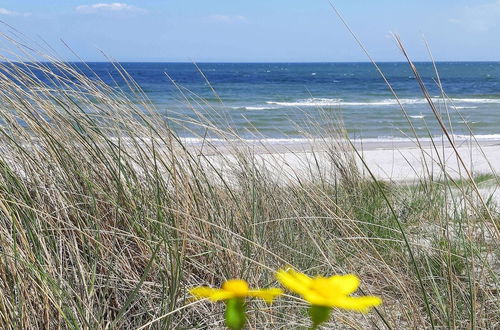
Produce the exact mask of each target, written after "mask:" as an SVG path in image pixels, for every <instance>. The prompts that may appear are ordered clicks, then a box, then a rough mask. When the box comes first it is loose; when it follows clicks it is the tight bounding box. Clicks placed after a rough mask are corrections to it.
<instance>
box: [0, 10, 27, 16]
mask: <svg viewBox="0 0 500 330" xmlns="http://www.w3.org/2000/svg"><path fill="white" fill-rule="evenodd" d="M0 15H4V16H25V17H28V16H31V15H32V14H31V13H20V12H17V11H13V10H8V9H5V8H0Z"/></svg>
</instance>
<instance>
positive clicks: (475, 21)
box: [448, 0, 500, 32]
mask: <svg viewBox="0 0 500 330" xmlns="http://www.w3.org/2000/svg"><path fill="white" fill-rule="evenodd" d="M448 21H449V22H450V23H453V24H459V25H462V26H464V27H466V28H468V29H470V30H474V31H479V32H485V31H489V30H491V29H492V28H494V27H496V26H498V25H499V23H500V0H496V1H494V2H490V3H485V4H481V5H476V6H467V7H464V8H462V10H460V11H459V12H458V13H457V15H456V17H452V18H450V19H448Z"/></svg>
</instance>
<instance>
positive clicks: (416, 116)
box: [410, 115, 425, 119]
mask: <svg viewBox="0 0 500 330" xmlns="http://www.w3.org/2000/svg"><path fill="white" fill-rule="evenodd" d="M424 117H425V116H424V115H415V116H410V118H414V119H423V118H424Z"/></svg>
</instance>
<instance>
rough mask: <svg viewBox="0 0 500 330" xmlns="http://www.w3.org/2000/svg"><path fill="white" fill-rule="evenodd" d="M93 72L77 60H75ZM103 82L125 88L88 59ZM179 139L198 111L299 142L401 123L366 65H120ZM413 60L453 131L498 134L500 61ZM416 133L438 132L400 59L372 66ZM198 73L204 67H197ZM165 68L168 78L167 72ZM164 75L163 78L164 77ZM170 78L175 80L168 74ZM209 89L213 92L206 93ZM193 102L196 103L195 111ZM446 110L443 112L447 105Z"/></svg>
mask: <svg viewBox="0 0 500 330" xmlns="http://www.w3.org/2000/svg"><path fill="white" fill-rule="evenodd" d="M74 65H77V66H78V67H79V69H80V70H82V71H83V72H84V73H86V74H88V75H90V76H92V75H93V74H94V73H91V71H90V70H88V69H87V68H85V66H83V65H81V64H74ZM88 65H89V66H90V68H91V69H92V71H94V72H95V74H97V75H98V76H99V77H100V78H101V79H103V80H104V81H105V82H106V83H108V84H110V85H113V86H116V87H118V88H122V89H126V85H125V83H124V82H123V80H121V78H120V76H119V74H118V73H117V72H116V70H115V69H114V68H113V65H112V64H110V63H88ZM121 65H122V66H123V68H124V69H125V70H126V71H127V72H128V73H129V74H130V76H131V77H132V78H133V79H134V80H135V81H136V82H137V83H138V84H139V86H141V88H142V90H143V91H144V92H145V94H146V95H147V97H148V99H149V100H150V101H151V102H152V104H153V105H154V106H155V108H156V110H155V111H158V112H159V113H160V114H161V115H162V116H163V117H164V118H166V119H167V120H171V122H172V127H173V128H174V129H175V130H176V131H177V133H178V134H179V135H180V136H182V137H184V138H188V139H189V138H192V139H196V138H197V136H198V137H199V136H200V135H201V136H202V135H203V134H204V129H203V127H199V126H197V125H195V124H193V123H192V122H191V121H192V120H196V119H197V118H199V116H206V117H207V118H209V119H211V120H213V123H214V124H215V125H217V126H220V128H221V129H227V128H228V127H231V128H232V129H234V130H235V131H236V132H238V134H239V135H240V136H242V137H243V138H246V139H270V140H272V139H275V140H290V141H292V140H297V139H303V138H310V137H314V136H315V135H317V134H322V133H320V132H319V131H318V125H319V127H321V128H322V129H324V130H328V128H329V127H332V125H333V126H334V125H335V124H338V123H339V122H342V123H343V125H344V126H345V127H346V129H347V132H348V133H349V135H350V137H351V138H354V139H365V140H380V141H390V140H405V139H407V135H408V134H411V132H410V130H409V127H410V126H409V124H408V122H407V120H406V119H405V117H404V116H403V114H402V112H401V109H400V107H399V106H398V103H397V102H396V100H395V99H394V97H393V96H392V94H391V93H390V91H389V89H388V87H387V85H386V84H385V82H384V81H383V79H382V78H381V76H380V75H379V74H378V73H377V71H376V70H375V68H374V67H373V65H372V64H370V63H199V64H197V66H198V67H199V70H198V68H197V67H196V66H195V65H194V64H191V63H121ZM436 65H437V69H438V73H439V79H440V81H441V83H442V86H443V88H444V92H445V93H446V95H447V97H449V99H448V100H446V101H445V100H443V98H442V93H441V90H440V88H439V86H438V84H437V81H438V76H437V75H436V73H435V70H434V66H433V64H432V63H416V66H417V68H418V70H419V72H420V74H421V76H422V77H423V80H424V82H425V84H426V86H427V88H428V89H429V91H430V94H431V95H432V96H433V98H434V100H435V102H436V105H437V106H438V109H439V111H441V112H442V114H443V119H444V121H445V122H446V124H447V125H448V126H449V127H450V128H451V130H452V132H453V134H455V135H456V136H457V138H460V137H464V138H465V137H468V136H469V135H470V132H469V128H468V126H469V127H470V128H471V129H472V131H473V133H474V134H475V135H476V137H477V138H478V139H499V138H500V62H458V63H457V62H438V63H437V64H436ZM380 68H381V70H382V71H383V72H384V73H385V75H386V77H387V79H388V81H389V82H390V83H391V85H392V87H393V88H394V90H395V91H396V93H397V94H398V96H399V98H400V100H401V102H402V103H403V105H404V107H405V109H406V111H407V113H408V115H409V119H410V120H411V121H412V123H413V126H414V127H415V129H416V131H417V134H418V135H419V136H421V137H424V138H425V137H429V136H430V135H432V136H437V135H439V134H440V130H439V127H438V125H437V121H436V119H435V118H434V116H433V114H432V111H431V109H430V108H429V106H428V104H427V102H426V101H425V100H424V98H423V96H422V93H421V91H420V88H419V86H418V83H417V82H416V80H415V79H414V77H413V74H412V72H411V70H410V68H409V66H408V64H407V63H380ZM200 71H201V72H202V73H203V74H201V73H200ZM167 75H168V76H167ZM169 77H170V78H169ZM170 79H172V80H173V81H175V84H173V83H172V81H171V80H170ZM214 91H215V92H214ZM193 108H194V109H195V110H193ZM446 109H448V110H449V111H446Z"/></svg>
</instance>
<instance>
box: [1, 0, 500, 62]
mask: <svg viewBox="0 0 500 330" xmlns="http://www.w3.org/2000/svg"><path fill="white" fill-rule="evenodd" d="M333 2H334V3H335V5H336V6H337V7H338V9H339V10H340V11H341V12H342V13H343V14H344V16H345V18H346V19H347V21H348V22H349V23H350V24H351V26H352V28H353V30H354V31H355V32H356V33H358V35H359V36H360V38H361V40H362V41H363V42H364V44H365V46H366V47H367V48H368V50H369V51H370V53H371V54H372V55H373V57H374V58H375V59H376V60H379V61H397V60H402V57H401V55H400V53H399V51H398V50H397V47H396V46H395V44H394V41H393V40H392V38H391V36H390V33H391V32H394V33H397V34H399V35H401V37H402V38H403V40H404V41H405V43H406V46H407V48H408V49H409V52H410V54H411V55H412V56H413V58H414V59H415V60H427V59H428V55H427V51H426V48H425V45H424V43H423V41H422V40H423V39H422V36H423V35H425V38H426V40H428V42H429V43H430V46H431V48H432V51H433V54H434V56H435V58H436V59H438V60H457V61H460V60H494V61H497V60H500V42H499V41H500V0H474V1H466V0H439V1H436V0H404V1H403V0H376V1H373V0H357V1H355V0H336V1H333ZM0 20H2V21H4V22H6V23H8V24H9V25H12V26H13V27H15V28H16V29H18V30H19V31H21V32H23V33H24V34H26V35H27V36H29V37H31V38H33V39H37V38H43V39H44V40H45V41H47V42H48V43H49V44H51V45H52V46H54V48H55V49H56V50H58V51H59V52H60V54H61V55H62V56H63V57H65V58H66V59H70V60H71V59H74V57H72V55H71V54H70V53H69V52H68V51H65V50H64V47H62V45H61V43H60V41H59V40H60V39H63V40H64V41H65V42H67V43H68V44H69V45H70V46H71V47H72V49H73V50H74V51H76V52H77V53H78V54H79V55H80V56H81V57H82V58H83V59H85V60H89V61H92V60H103V57H102V55H101V54H100V52H99V51H98V50H102V51H104V52H105V53H106V54H108V55H109V56H111V57H113V58H116V59H118V60H121V61H184V62H185V61H197V62H202V61H243V62H249V61H250V62H262V61H285V62H288V61H295V62H297V61H298V62H308V61H365V60H366V57H365V56H364V54H363V53H362V51H361V50H360V49H359V47H358V46H357V45H356V44H355V42H354V40H353V39H352V37H351V36H350V35H349V34H348V32H347V31H346V29H345V28H344V27H343V26H342V25H341V24H340V21H339V20H338V18H337V17H336V16H335V14H334V13H333V11H332V10H331V8H330V5H329V3H328V1H327V0H253V1H239V0H211V1H209V0H143V1H137V0H123V1H122V0H120V1H117V2H114V1H109V2H108V1H104V0H94V1H86V0H44V1H41V0H7V1H2V0H0ZM1 29H2V30H3V31H6V30H8V28H7V27H5V26H3V27H1Z"/></svg>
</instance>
